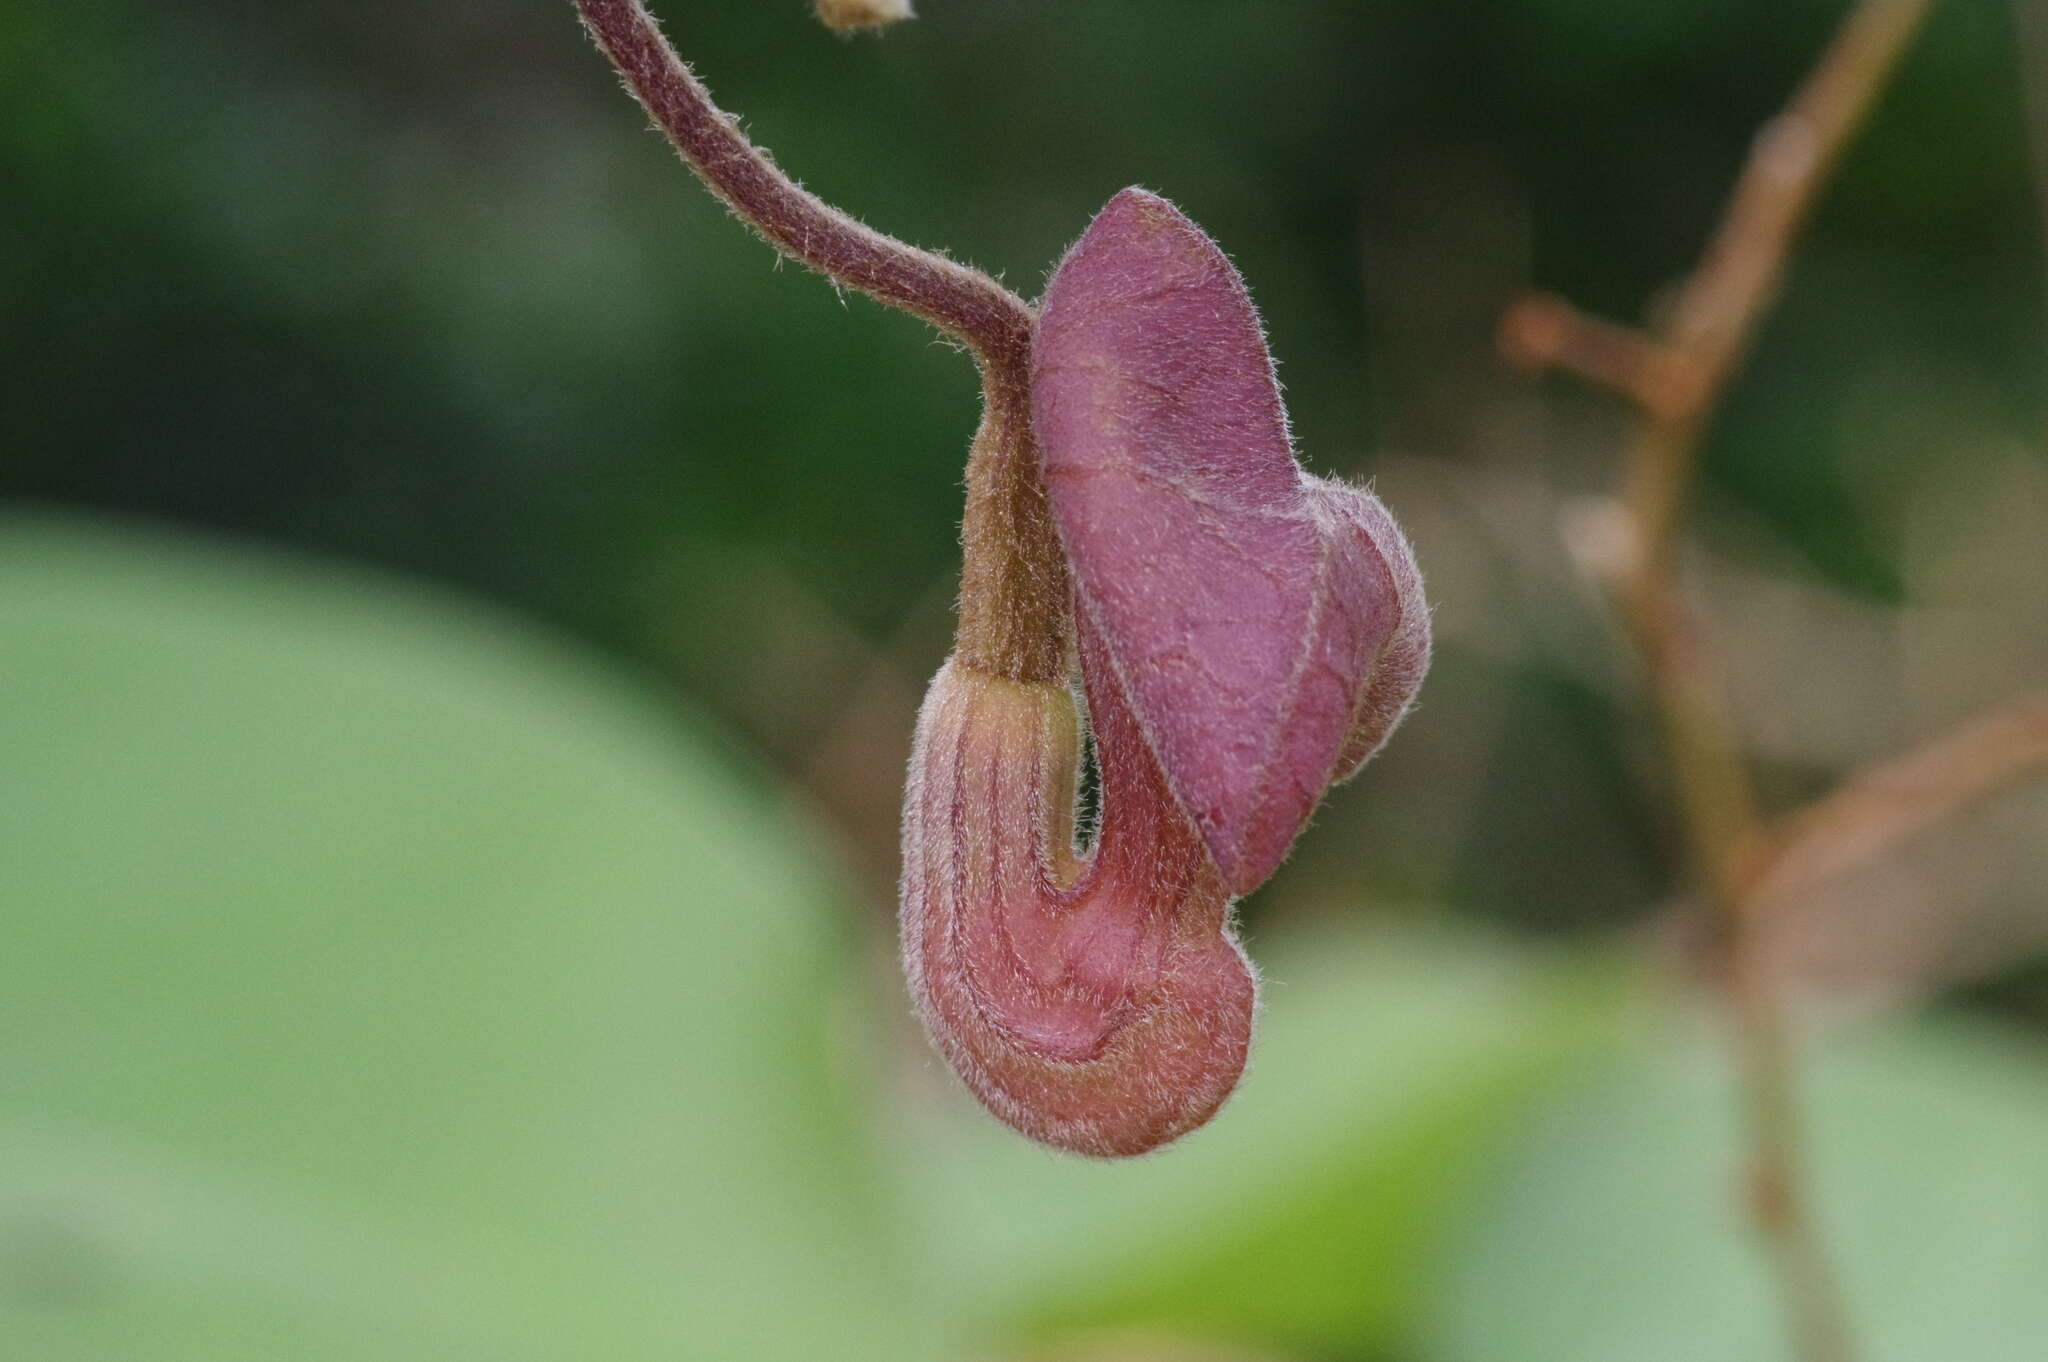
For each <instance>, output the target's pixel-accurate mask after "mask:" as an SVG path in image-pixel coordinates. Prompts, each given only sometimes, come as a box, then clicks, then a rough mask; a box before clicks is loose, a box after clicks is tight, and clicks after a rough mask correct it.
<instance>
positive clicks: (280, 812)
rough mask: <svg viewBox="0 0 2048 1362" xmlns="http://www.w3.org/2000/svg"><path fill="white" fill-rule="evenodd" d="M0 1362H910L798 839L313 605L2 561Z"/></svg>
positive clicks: (164, 571) (634, 722)
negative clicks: (834, 1361) (832, 1019)
mask: <svg viewBox="0 0 2048 1362" xmlns="http://www.w3.org/2000/svg"><path fill="white" fill-rule="evenodd" d="M0 753H4V754H5V783H4V785H0V866H4V880H0V933H4V942H5V945H4V949H0V1338H4V1339H5V1340H7V1342H6V1346H5V1347H4V1348H0V1352H4V1353H5V1354H6V1355H7V1356H8V1357H10V1358H11V1357H21V1358H34V1359H37V1362H63V1360H64V1359H70V1358H80V1359H83V1358H91V1359H96V1360H98V1362H111V1360H116V1359H136V1360H137V1362H144V1360H146V1362H176V1360H177V1359H187V1358H189V1359H204V1362H228V1360H230V1359H239V1358H248V1359H264V1360H265V1362H276V1359H281V1358H291V1359H294V1360H295V1362H302V1360H310V1359H358V1358H360V1359H377V1362H389V1360H390V1359H401V1358H422V1359H427V1358H431V1359H434V1360H435V1362H450V1360H451V1359H462V1358H477V1359H486V1358H487V1359H491V1360H492V1362H506V1360H507V1359H556V1358H561V1359H567V1358H576V1359H586V1358H604V1359H607V1362H612V1360H615V1359H633V1358H650V1359H652V1358H663V1359H673V1358H676V1357H705V1358H749V1359H752V1358H759V1359H792V1360H794V1359H805V1360H806V1362H809V1360H811V1359H817V1358H824V1357H830V1358H848V1359H861V1358H877V1359H880V1358H887V1359H890V1360H891V1362H897V1359H906V1358H908V1359H914V1358H917V1357H921V1356H925V1355H927V1348H928V1342H927V1340H926V1339H925V1338H924V1337H923V1334H922V1332H921V1331H922V1330H923V1329H924V1328H925V1326H924V1325H923V1324H922V1323H921V1322H920V1318H919V1312H918V1311H917V1310H915V1309H909V1308H906V1301H905V1297H904V1288H903V1284H902V1281H901V1279H900V1277H899V1275H898V1272H897V1270H896V1268H895V1267H894V1266H893V1264H894V1263H895V1262H896V1255H895V1254H894V1252H893V1251H892V1247H891V1244H890V1243H889V1240H888V1236H887V1235H886V1234H885V1233H884V1226H885V1223H886V1208H885V1207H883V1206H882V1205H880V1204H879V1203H878V1202H877V1201H876V1200H875V1199H874V1198H873V1197H872V1196H871V1195H870V1189H871V1188H872V1187H873V1185H874V1182H873V1179H872V1178H871V1177H870V1176H869V1164H868V1151H867V1150H866V1149H865V1148H864V1147H863V1143H862V1139H861V1133H860V1130H859V1128H858V1126H857V1124H856V1123H855V1121H854V1119H853V1118H852V1116H851V1114H850V1107H849V1106H848V1104H847V1103H846V1102H845V1101H843V1100H842V1099H843V1093H842V1092H841V1085H840V1084H839V1083H838V1082H837V1081H835V1074H836V1072H837V1068H836V1066H835V1062H834V1056H833V1049H834V1044H835V1038H834V1033H833V1032H832V1031H831V1030H830V1029H829V1028H828V1025H827V1004H826V1002H825V1000H826V999H828V998H829V997H831V996H832V990H831V989H829V988H826V987H823V986H822V984H823V982H824V981H825V979H826V978H827V973H828V968H829V966H830V964H831V962H832V959H833V955H832V952H831V947H832V945H833V936H834V929H833V920H832V913H831V906H832V903H833V898H834V890H833V886H832V885H831V883H830V881H829V880H828V878H827V877H826V876H824V875H823V874H821V873H820V870H819V868H818V865H817V864H816V862H815V861H814V859H813V858H812V857H810V856H809V855H808V854H807V852H806V842H807V841H808V840H810V834H808V833H807V832H806V830H805V829H804V827H803V826H802V825H801V824H800V823H798V822H796V821H794V820H792V819H791V818H789V817H787V816H785V814H784V813H783V812H781V811H779V810H777V809H775V808H774V807H772V805H771V803H770V801H769V799H768V798H767V797H766V795H765V793H764V791H763V790H762V789H761V788H760V787H758V786H757V785H755V784H754V783H752V782H751V781H749V780H747V779H745V778H743V777H741V776H740V775H738V774H736V773H735V771H734V769H733V768H732V765H731V763H730V762H729V761H727V760H724V759H721V758H720V757H719V756H718V755H717V754H716V753H715V752H714V751H713V750H711V749H710V748H709V747H708V746H707V744H706V743H705V742H704V741H703V740H702V739H701V738H699V737H696V736H694V735H693V734H692V733H691V731H690V730H689V726H688V725H687V724H685V723H683V722H681V721H679V720H678V718H677V716H676V715H675V714H674V713H672V712H671V710H670V708H669V706H668V704H667V703H666V702H665V701H657V700H656V699H655V698H654V697H653V696H651V695H647V694H640V693H636V691H635V689H634V687H633V686H632V685H631V684H629V683H627V682H625V681H623V680H622V679H621V678H619V677H618V676H615V675H611V674H608V673H607V672H605V671H604V670H603V669H602V668H600V667H598V666H596V665H594V664H592V663H591V662H589V661H587V660H586V659H584V658H583V657H581V656H579V655H577V654H575V653H574V652H572V651H571V650H568V649H566V648H563V647H560V646H559V645H556V644H553V643H551V642H549V641H548V640H547V639H545V638H543V637H537V636H536V635H535V634H534V633H533V632H532V631H529V630H526V629H524V628H521V627H519V626H517V625H515V624H512V623H509V622H507V621H506V620H504V619H502V618H498V617H495V616H492V615H490V614H488V613H486V612H483V611H480V610H478V609H476V608H474V607H471V606H467V605H464V604H462V603H460V602H457V601H452V600H450V599H448V598H446V597H445V596H442V595H438V594H434V593H428V592H424V591H421V590H419V589H417V588H414V587H410V586H407V585H405V584H403V583H399V582H395V581H390V580H383V579H378V578H373V577H370V576H367V575H365V574H361V573H358V572H355V571H343V570H340V569H338V568H333V567H329V566H314V565H309V564H306V563H303V562H301V561H298V560H288V559H278V558H271V557H266V556H261V555H257V554H253V553H242V552H228V551H224V550H220V549H216V548H210V547H203V546H199V545H196V544H192V543H186V542H177V541H170V540H158V539H152V538H146V537H143V536H141V535H139V534H135V533H133V532H123V531H116V530H113V529H109V528H105V527H94V526H89V525H83V524H78V523H67V522H62V521H55V520H47V521H46V520H37V519H33V518H27V517H16V518H12V519H8V520H4V521H0Z"/></svg>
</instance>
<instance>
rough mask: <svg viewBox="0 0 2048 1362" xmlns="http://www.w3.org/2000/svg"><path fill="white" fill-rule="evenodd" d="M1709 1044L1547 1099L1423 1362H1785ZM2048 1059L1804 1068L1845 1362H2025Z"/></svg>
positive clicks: (1674, 1044)
mask: <svg viewBox="0 0 2048 1362" xmlns="http://www.w3.org/2000/svg"><path fill="white" fill-rule="evenodd" d="M1721 1039H1722V1037H1721V1036H1720V1035H1719V1034H1718V1033H1717V1032H1716V1031H1714V1030H1713V1029H1712V1028H1709V1027H1706V1026H1704V1025H1688V1026H1684V1027H1667V1028H1665V1029H1664V1030H1663V1033H1662V1034H1660V1035H1657V1036H1655V1037H1654V1038H1652V1039H1650V1040H1646V1042H1645V1043H1644V1044H1643V1045H1641V1046H1640V1047H1638V1048H1637V1050H1636V1052H1635V1053H1634V1054H1632V1055H1629V1056H1628V1057H1626V1058H1625V1059H1622V1060H1619V1061H1618V1062H1616V1063H1615V1064H1614V1065H1613V1066H1612V1067H1611V1068H1610V1070H1609V1071H1608V1072H1607V1073H1605V1074H1603V1075H1602V1076H1600V1077H1599V1078H1598V1079H1597V1080H1596V1081H1594V1082H1591V1083H1589V1084H1587V1085H1584V1086H1577V1087H1574V1088H1573V1089H1571V1090H1569V1091H1568V1092H1566V1093H1564V1094H1561V1095H1560V1097H1559V1099H1558V1102H1557V1105H1556V1108H1555V1110H1554V1111H1553V1112H1552V1113H1551V1115H1550V1117H1549V1118H1548V1119H1546V1120H1545V1121H1544V1122H1542V1123H1541V1125H1540V1127H1539V1128H1538V1129H1536V1130H1535V1131H1534V1132H1532V1134H1531V1136H1530V1137H1529V1139H1528V1140H1527V1141H1526V1142H1525V1144H1524V1146H1523V1147H1522V1149H1521V1150H1520V1151H1519V1153H1518V1154H1517V1155H1516V1157H1514V1158H1513V1159H1512V1160H1510V1161H1509V1162H1508V1163H1507V1165H1506V1167H1505V1170H1504V1172H1503V1175H1502V1178H1501V1181H1500V1183H1499V1185H1498V1186H1497V1187H1496V1188H1495V1189H1494V1193H1493V1195H1492V1196H1491V1198H1490V1200H1489V1202H1488V1204H1487V1207H1486V1212H1485V1214H1484V1215H1483V1217H1481V1219H1480V1220H1479V1222H1478V1223H1477V1225H1476V1227H1475V1229H1474V1231H1473V1233H1472V1235H1471V1236H1470V1241H1469V1243H1468V1244H1467V1245H1466V1248H1465V1251H1464V1252H1463V1253H1462V1255H1461V1256H1460V1258H1459V1261H1458V1266H1457V1268H1456V1270H1455V1272H1453V1273H1452V1274H1451V1275H1450V1277H1449V1278H1448V1279H1447V1280H1446V1281H1445V1282H1444V1283H1443V1287H1442V1290H1441V1291H1440V1292H1439V1293H1438V1295H1437V1298H1436V1312H1435V1318H1434V1320H1433V1321H1432V1325H1431V1328H1430V1331H1429V1343H1430V1347H1429V1348H1428V1349H1426V1350H1425V1351H1424V1353H1423V1355H1424V1356H1426V1357H1429V1358H1431V1359H1433V1362H1709V1359H1712V1362H1727V1360H1728V1359H1731V1358H1745V1359H1752V1358H1753V1359H1770V1358H1779V1357H1785V1356H1788V1355H1789V1351H1788V1345H1787V1343H1786V1342H1785V1339H1784V1328H1783V1325H1782V1323H1781V1321H1780V1319H1779V1317H1778V1312H1777V1309H1776V1302H1775V1298H1774V1296H1773V1294H1772V1292H1771V1289H1770V1283H1769V1281H1768V1279H1767V1278H1765V1276H1764V1275H1763V1264H1762V1258H1761V1255H1760V1254H1758V1253H1757V1252H1756V1251H1755V1249H1754V1246H1753V1244H1752V1242H1751V1240H1750V1237H1749V1235H1748V1233H1747V1231H1746V1228H1745V1226H1744V1224H1743V1223H1742V1219H1741V1203H1740V1199H1739V1197H1738V1194H1737V1190H1736V1188H1737V1175H1738V1171H1739V1169H1740V1166H1741V1165H1740V1157H1739V1150H1738V1147H1737V1143H1736V1131H1735V1111H1736V1095H1735V1093H1734V1091H1733V1090H1732V1083H1731V1079H1730V1074H1729V1064H1728V1060H1727V1058H1726V1056H1725V1054H1724V1053H1723V1049H1724V1047H1723V1046H1722V1045H1721V1044H1720V1042H1721ZM2044 1061H2048V1054H2044V1053H2043V1051H2042V1050H2041V1048H2040V1046H2039V1045H2038V1044H2036V1043H2030V1042H2021V1041H2019V1040H2017V1039H2016V1038H2015V1037H2013V1036H2011V1035H2008V1034H2004V1033H2001V1032H1998V1031H1996V1030H1993V1029H1991V1028H1988V1027H1983V1026H1964V1025H1960V1024H1954V1023H1951V1024H1947V1025H1944V1026H1941V1027H1938V1028H1927V1027H1917V1028H1906V1027H1900V1028H1894V1029H1888V1030H1885V1031H1881V1032H1877V1033H1873V1034H1868V1035H1864V1036H1860V1037H1857V1038H1855V1039H1853V1040H1848V1041H1843V1042H1838V1043H1836V1044H1834V1045H1831V1046H1829V1047H1828V1048H1827V1049H1826V1050H1825V1051H1824V1052H1823V1053H1822V1054H1821V1055H1819V1056H1817V1057H1816V1058H1815V1060H1814V1062H1813V1064H1812V1066H1811V1071H1810V1073H1809V1075H1808V1086H1807V1089H1806V1094H1805V1095H1806V1099H1807V1101H1808V1104H1809V1106H1810V1108H1811V1110H1812V1116H1813V1124H1814V1131H1813V1141H1812V1145H1813V1148H1812V1151H1811V1160H1810V1161H1811V1164H1812V1167H1813V1170H1814V1177H1815V1182H1816V1190H1817V1197H1818V1203H1819V1209H1820V1213H1821V1215H1822V1218H1823V1220H1824V1223H1825V1232H1826V1236H1827V1239H1828V1242H1829V1244H1830V1246H1831V1249H1832V1250H1833V1251H1834V1252H1835V1253H1836V1254H1837V1256H1838V1257H1839V1259H1840V1260H1841V1263H1842V1267H1843V1272H1844V1275H1845V1277H1846V1279H1847V1284H1848V1292H1849V1295H1850V1298H1851V1299H1850V1307H1851V1311H1852V1313H1853V1316H1854V1321H1855V1326H1856V1331H1857V1333H1858V1335H1859V1337H1860V1338H1861V1340H1862V1342H1863V1345H1864V1351H1863V1354H1862V1355H1863V1356H1865V1357H1867V1358H1869V1359H1871V1362H1910V1360H1912V1359H1925V1358H1956V1359H1965V1358H1966V1359H1969V1362H2034V1359H2038V1358H2039V1357H2040V1356H2041V1355H2042V1340H2043V1339H2048V1291H2043V1289H2042V1283H2043V1282H2044V1281H2048V1214H2044V1211H2048V1160H2044V1159H2043V1157H2042V1154H2043V1150H2044V1149H2048V1063H2044Z"/></svg>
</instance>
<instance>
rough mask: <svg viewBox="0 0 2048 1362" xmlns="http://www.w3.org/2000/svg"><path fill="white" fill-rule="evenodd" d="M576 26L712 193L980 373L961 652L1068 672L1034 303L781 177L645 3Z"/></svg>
mask: <svg viewBox="0 0 2048 1362" xmlns="http://www.w3.org/2000/svg"><path fill="white" fill-rule="evenodd" d="M576 9H577V12H578V13H579V14H580V15H581V16H582V18H583V24H584V27H585V28H587V29H588V30H589V31H590V34H591V36H592V37H593V38H595V39H596V40H597V45H598V46H599V47H600V48H602V49H603V51H604V53H605V55H606V56H607V57H609V58H611V60H612V64H613V65H614V66H616V67H617V68H618V70H619V73H620V75H622V76H623V77H624V78H625V82H626V87H627V89H629V90H631V91H632V93H633V96H634V98H636V99H638V100H639V101H640V103H641V105H642V106H643V107H644V108H645V109H646V110H647V112H648V114H649V115H650V116H651V117H652V118H653V119H654V123H655V126H656V127H658V128H660V129H661V131H662V132H663V133H665V134H666V135H667V137H668V140H669V141H670V142H671V143H672V144H673V145H674V146H675V148H676V150H677V151H678V152H680V153H681V154H682V157H683V159H684V161H686V162H687V163H688V164H689V166H690V168H691V169H692V170H694V171H695V172H696V173H697V176H698V178H699V179H701V180H703V181H704V183H705V184H706V185H707V186H708V187H709V188H710V189H711V192H712V193H714V194H716V195H718V197H719V198H721V199H723V200H724V201H725V202H726V204H727V205H728V206H729V207H730V208H731V209H732V210H733V212H734V213H736V214H738V215H739V217H740V218H741V219H742V220H743V221H745V222H746V223H747V224H748V225H749V226H751V227H752V228H753V229H754V230H755V231H757V232H759V233H760V234H761V235H762V236H763V237H765V238H766V239H767V240H768V242H769V243H770V244H771V245H773V246H774V247H775V248H776V249H778V250H780V251H782V252H784V253H785V254H787V255H789V256H791V257H793V258H794V259H796V260H798V261H800V262H802V263H803V264H805V265H807V266H809V267H810V268H811V269H814V270H816V271H818V272H819V273H820V274H823V275H826V276H827V277H829V278H831V279H832V280H834V281H835V282H837V283H840V284H844V285H845V286H847V287H848V288H854V289H858V290H860V291H861V292H862V293H865V294H867V295H868V296H870V297H872V298H874V299H875V300H877V301H878V302H883V303H887V304H888V305H889V306H891V307H896V308H901V309H902V310H903V311H905V312H909V313H911V314H912V315H914V316H918V317H922V318H923V319H924V320H926V321H928V322H930V323H931V324H932V325H934V326H936V327H938V328H939V329H940V330H942V331H944V332H946V333H947V334H948V335H950V336H952V337H954V338H955V339H956V340H958V341H959V342H960V343H961V344H962V345H964V346H965V347H966V348H967V349H968V351H969V352H970V353H971V354H972V355H973V356H974V359H975V363H976V365H977V366H978V367H979V368H980V371H981V382H982V392H983V411H982V423H981V428H980V429H979V430H978V431H977V432H976V433H975V437H974V445H973V451H972V454H971V455H970V458H969V461H968V469H967V483H968V492H967V515H966V520H965V523H964V525H963V527H962V531H961V537H962V541H963V548H964V555H965V562H964V564H963V567H962V573H961V591H960V630H959V642H958V648H959V652H960V655H961V656H962V658H963V659H964V660H965V661H967V662H968V663H969V664H970V665H973V666H975V667H977V668H978V669H980V670H982V671H985V672H988V673H989V674H991V675H995V676H1001V677H1007V678H1009V679H1012V680H1029V681H1042V680H1055V679H1063V678H1064V677H1065V676H1066V675H1067V671H1068V646H1069V625H1068V621H1067V610H1068V606H1067V579H1066V561H1065V559H1064V557H1063V556H1062V555H1061V552H1060V547H1059V539H1058V536H1057V534H1056V533H1055V531H1054V529H1053V525H1052V517H1051V514H1050V511H1049V510H1048V509H1047V507H1046V504H1045V492H1044V489H1043V487H1042V485H1041V480H1040V478H1039V476H1038V454H1037V449H1036V446H1035V445H1034V443H1033V440H1032V435H1031V335H1032V328H1033V325H1034V323H1035V318H1034V316H1033V314H1032V311H1031V308H1030V305H1029V304H1027V303H1025V301H1024V300H1023V299H1021V298H1019V297H1018V296H1017V295H1016V294H1014V293H1012V292H1010V291H1009V290H1008V289H1006V288H1004V287H1003V286H1002V285H1001V284H999V283H997V282H996V281H995V280H994V279H991V278H990V277H989V276H988V275H986V274H983V273H982V272H981V271H979V270H976V269H971V268H969V267H968V266H966V265H962V264H960V263H959V262H957V261H954V260H949V259H947V258H946V257H944V256H942V255H938V254H936V253H934V252H931V251H926V250H922V249H920V248H918V247H916V246H912V245H909V244H907V243H905V242H902V241H898V240H897V239H896V238H894V237H891V236H888V235H885V234H884V233H881V232H877V231H875V230H874V229H873V228H870V227H867V226H865V225H863V224H861V223H859V222H856V221H854V220H853V219H852V218H851V217H848V216H847V215H846V214H845V213H842V212H840V211H839V210H838V209H836V208H834V207H832V206H831V205H830V204H828V203H826V202H825V201H824V200H822V199H820V198H818V197H817V196H816V195H815V194H812V193H810V192H808V191H807V190H805V189H804V188H802V187H801V186H800V185H798V184H797V183H796V182H795V181H794V180H792V179H790V178H789V176H787V175H785V174H784V173H783V172H782V171H781V170H780V169H779V168H778V167H777V166H776V165H775V162H774V161H773V160H772V159H771V158H770V157H769V155H768V154H767V153H766V152H765V151H763V150H761V149H760V148H759V147H756V146H755V145H754V144H753V143H751V142H749V141H748V140H747V138H746V136H745V135H744V134H743V133H741V132H740V130H739V126H738V123H737V122H736V121H735V120H734V119H733V117H732V116H731V115H730V114H727V113H725V112H724V111H723V110H721V109H720V108H719V107H718V106H717V105H715V104H713V103H712V102H711V94H710V92H709V91H708V90H706V89H705V88H704V85H703V83H702V82H701V81H699V80H698V79H697V77H696V76H695V75H694V74H692V73H691V71H690V69H689V67H687V66H685V65H684V64H683V61H682V59H681V58H680V57H678V56H677V55H676V53H675V49H674V48H672V47H670V46H669V44H668V40H667V39H666V38H664V37H663V36H662V34H661V29H660V27H659V25H657V24H656V23H655V21H654V16H653V15H651V14H650V13H648V11H647V7H646V6H645V5H644V4H643V3H641V0H576Z"/></svg>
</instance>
